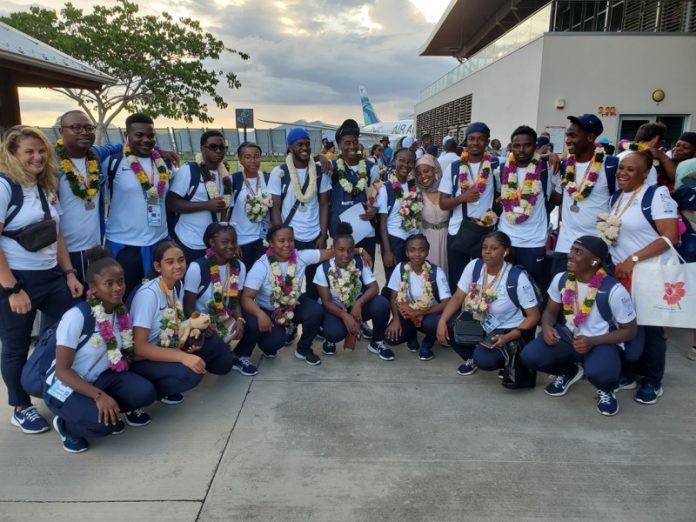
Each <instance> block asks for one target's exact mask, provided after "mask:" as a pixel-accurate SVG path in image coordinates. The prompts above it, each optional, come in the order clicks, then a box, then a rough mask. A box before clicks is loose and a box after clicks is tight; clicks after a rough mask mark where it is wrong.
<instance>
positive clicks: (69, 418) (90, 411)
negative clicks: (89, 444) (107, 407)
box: [44, 370, 156, 437]
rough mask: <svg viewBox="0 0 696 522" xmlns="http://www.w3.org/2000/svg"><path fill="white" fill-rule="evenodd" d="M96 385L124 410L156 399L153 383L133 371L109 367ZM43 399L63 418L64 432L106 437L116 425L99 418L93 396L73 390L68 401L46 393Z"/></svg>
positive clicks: (74, 435)
mask: <svg viewBox="0 0 696 522" xmlns="http://www.w3.org/2000/svg"><path fill="white" fill-rule="evenodd" d="M93 385H94V386H95V387H96V388H99V389H100V390H102V391H103V392H104V393H106V394H107V395H110V396H111V397H112V398H113V399H114V400H115V401H116V402H117V403H118V406H119V408H120V409H121V411H122V412H127V411H133V410H136V409H138V408H144V407H145V406H147V405H149V404H152V403H153V402H154V401H155V398H156V391H155V387H154V386H153V384H152V383H151V382H150V381H148V380H147V379H145V378H144V377H141V376H140V375H138V374H136V373H133V372H123V373H118V372H115V371H113V370H106V371H105V372H104V373H102V374H101V375H100V376H99V377H98V378H97V380H96V381H94V383H93ZM47 388H48V385H46V384H44V402H45V403H46V406H48V409H49V410H51V412H52V413H53V414H54V415H56V416H58V417H60V423H61V427H60V428H61V431H63V432H64V433H67V434H68V435H72V436H73V437H106V436H107V435H110V434H111V433H112V432H113V431H114V429H115V426H107V425H105V424H102V423H100V422H99V421H97V415H98V410H97V404H96V402H94V399H93V398H92V397H85V396H84V395H81V394H79V393H77V392H76V391H73V392H72V394H71V395H70V397H68V398H67V399H66V400H65V402H61V401H60V400H58V399H56V398H55V397H53V396H52V395H49V394H48V393H46V389H47Z"/></svg>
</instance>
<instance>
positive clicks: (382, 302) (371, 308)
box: [324, 295, 390, 343]
mask: <svg viewBox="0 0 696 522" xmlns="http://www.w3.org/2000/svg"><path fill="white" fill-rule="evenodd" d="M389 313H390V307H389V301H388V300H387V299H386V298H385V297H383V296H381V295H378V296H375V297H373V298H372V300H370V302H369V303H367V304H365V305H363V308H362V320H363V322H365V321H369V320H370V319H372V326H373V334H372V340H373V341H375V342H376V341H383V340H384V331H385V330H386V329H387V324H388V323H389ZM347 336H348V330H346V327H345V325H344V324H343V321H341V320H340V319H339V318H338V317H336V316H335V315H333V314H331V313H328V312H325V313H324V338H325V339H326V340H327V341H329V342H330V343H340V342H341V341H342V340H343V339H345V338H346V337H347Z"/></svg>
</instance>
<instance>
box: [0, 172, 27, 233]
mask: <svg viewBox="0 0 696 522" xmlns="http://www.w3.org/2000/svg"><path fill="white" fill-rule="evenodd" d="M0 178H2V179H4V180H5V181H7V183H8V184H9V185H10V191H11V192H10V204H9V205H8V206H7V214H6V215H5V225H4V227H3V232H4V229H6V228H7V225H9V224H10V222H11V221H12V220H13V219H14V218H16V217H17V214H19V211H20V210H22V205H24V191H23V190H22V186H21V185H19V184H17V183H15V182H14V181H12V180H11V179H10V178H9V177H8V176H7V175H6V174H3V173H2V172H0Z"/></svg>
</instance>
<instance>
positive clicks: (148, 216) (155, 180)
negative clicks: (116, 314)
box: [106, 113, 170, 295]
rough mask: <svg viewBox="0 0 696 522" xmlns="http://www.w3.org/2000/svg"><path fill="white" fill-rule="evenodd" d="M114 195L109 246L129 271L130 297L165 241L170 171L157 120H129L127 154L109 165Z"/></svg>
mask: <svg viewBox="0 0 696 522" xmlns="http://www.w3.org/2000/svg"><path fill="white" fill-rule="evenodd" d="M106 170H107V172H108V182H107V183H108V185H107V190H108V194H109V198H110V205H109V217H108V219H107V222H106V246H107V248H110V249H111V255H113V256H114V258H115V259H116V261H118V263H119V264H120V265H121V266H122V267H123V270H124V272H125V274H126V295H128V294H129V293H130V292H131V291H132V290H133V289H134V288H135V287H136V286H137V285H139V284H140V283H141V281H142V279H143V277H145V276H147V275H149V273H150V269H151V267H152V249H153V247H154V246H155V245H156V244H157V243H158V242H159V241H161V240H163V239H165V238H166V237H167V236H168V235H169V232H168V230H167V213H166V212H165V204H164V200H165V197H166V195H167V191H168V190H169V177H170V171H169V168H168V167H167V165H166V164H165V163H164V160H163V159H162V157H161V155H160V153H159V152H158V151H157V150H155V124H154V122H153V121H152V118H150V116H148V115H147V114H144V113H136V114H131V115H130V116H128V118H126V143H125V145H124V146H123V157H121V158H119V157H118V156H112V157H111V158H110V159H109V160H108V162H107V165H106Z"/></svg>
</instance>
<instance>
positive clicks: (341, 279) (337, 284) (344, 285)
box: [327, 259, 362, 309]
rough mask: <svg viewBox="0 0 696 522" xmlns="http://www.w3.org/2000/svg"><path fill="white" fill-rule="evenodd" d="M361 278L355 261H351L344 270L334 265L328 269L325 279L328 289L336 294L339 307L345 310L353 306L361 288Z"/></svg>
mask: <svg viewBox="0 0 696 522" xmlns="http://www.w3.org/2000/svg"><path fill="white" fill-rule="evenodd" d="M361 276H362V274H361V273H360V270H359V269H358V267H357V265H356V263H355V259H351V261H350V263H348V266H347V267H346V268H339V267H337V266H336V265H334V266H332V267H331V268H329V273H328V278H327V279H328V280H329V287H330V288H331V290H333V291H334V292H335V293H336V295H337V296H338V300H339V301H340V303H341V305H343V307H345V308H346V309H348V308H350V307H351V306H353V304H355V301H356V300H357V298H358V294H359V293H360V289H361V288H362V280H361Z"/></svg>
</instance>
